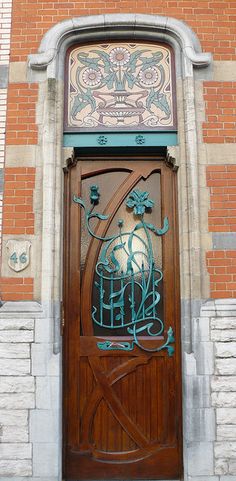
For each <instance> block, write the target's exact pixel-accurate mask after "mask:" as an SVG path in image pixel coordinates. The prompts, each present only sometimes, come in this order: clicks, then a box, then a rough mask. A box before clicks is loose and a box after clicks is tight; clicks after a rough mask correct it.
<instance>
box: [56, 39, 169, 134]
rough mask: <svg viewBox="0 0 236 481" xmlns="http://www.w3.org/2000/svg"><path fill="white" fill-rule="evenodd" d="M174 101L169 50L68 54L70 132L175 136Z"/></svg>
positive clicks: (100, 49)
mask: <svg viewBox="0 0 236 481" xmlns="http://www.w3.org/2000/svg"><path fill="white" fill-rule="evenodd" d="M174 101H175V99H174V94H173V59H172V52H171V50H170V49H169V48H168V47H167V46H164V45H153V44H143V43H141V44H136V43H133V44H131V43H119V44H115V43H112V44H99V45H89V46H88V45H87V46H84V47H81V46H80V47H77V48H74V49H73V50H72V51H71V52H70V54H69V63H68V87H67V104H66V111H67V115H66V120H65V130H77V131H79V130H82V131H83V130H85V129H90V130H91V129H96V130H99V129H100V130H101V129H102V130H104V129H106V130H127V129H128V130H132V129H133V130H137V129H141V130H150V128H151V129H155V130H161V129H162V130H166V129H167V130H170V129H173V128H176V126H175V115H174V110H175V109H174Z"/></svg>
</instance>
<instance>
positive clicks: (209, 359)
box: [195, 342, 214, 375]
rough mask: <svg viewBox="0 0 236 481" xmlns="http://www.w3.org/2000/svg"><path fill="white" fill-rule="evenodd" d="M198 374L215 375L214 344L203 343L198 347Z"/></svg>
mask: <svg viewBox="0 0 236 481" xmlns="http://www.w3.org/2000/svg"><path fill="white" fill-rule="evenodd" d="M195 357H196V365H197V374H205V375H209V374H213V373H214V352H213V343H212V342H201V343H199V344H198V345H197V347H196V353H195Z"/></svg>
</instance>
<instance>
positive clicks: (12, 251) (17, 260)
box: [6, 239, 31, 272]
mask: <svg viewBox="0 0 236 481" xmlns="http://www.w3.org/2000/svg"><path fill="white" fill-rule="evenodd" d="M6 246H7V249H8V252H9V257H8V265H9V267H10V268H11V269H12V270H13V271H15V272H20V271H23V270H24V269H26V267H27V266H28V265H29V263H30V247H31V242H30V241H26V240H15V239H11V240H9V241H8V242H7V244H6Z"/></svg>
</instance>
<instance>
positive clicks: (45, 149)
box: [29, 13, 214, 479]
mask: <svg viewBox="0 0 236 481" xmlns="http://www.w3.org/2000/svg"><path fill="white" fill-rule="evenodd" d="M104 27H105V28H106V35H108V34H109V36H110V37H111V38H116V39H117V38H126V39H127V38H131V37H132V36H133V35H135V37H136V39H142V40H146V39H149V40H150V39H151V40H152V41H153V42H158V41H163V39H164V40H165V42H166V43H169V44H170V45H172V46H173V48H174V51H175V56H176V77H177V104H178V112H177V113H178V119H179V122H178V124H179V131H178V135H179V145H178V146H177V147H172V148H168V152H169V155H170V157H171V158H175V159H176V163H177V164H178V165H180V169H179V173H178V186H179V188H178V193H179V194H178V195H179V225H180V226H181V231H180V235H179V238H180V273H181V312H182V314H181V320H182V345H183V366H184V368H183V374H184V376H183V382H184V392H185V394H184V398H183V399H184V409H183V414H184V445H185V447H184V451H185V463H184V464H185V475H186V479H187V476H188V475H190V476H193V475H194V474H193V469H192V467H191V466H193V465H194V462H193V460H196V461H195V466H196V464H197V465H198V466H199V470H198V471H199V472H201V475H206V476H211V475H212V476H213V475H214V467H213V440H212V438H209V437H208V436H207V433H205V430H204V429H202V428H200V431H199V419H200V418H199V417H197V416H196V415H195V414H194V413H195V412H196V410H198V411H199V407H202V409H203V410H204V413H205V414H204V415H205V416H206V417H207V416H208V417H207V419H208V421H207V422H208V423H209V425H210V426H211V427H212V431H214V419H213V417H212V419H211V418H210V416H211V410H209V409H205V407H207V406H210V405H211V400H210V394H209V393H208V391H206V392H204V399H205V404H204V406H199V403H198V399H196V396H195V397H194V395H193V392H195V391H194V386H196V384H194V383H197V382H198V381H199V379H200V378H201V380H202V382H203V381H204V382H206V383H209V374H211V373H209V371H208V370H207V363H205V364H204V363H202V364H201V366H200V364H199V365H198V366H197V370H196V360H195V357H194V356H195V354H194V353H196V345H195V344H194V342H193V340H192V335H193V334H194V332H193V331H192V326H193V325H194V322H193V320H194V319H196V318H198V317H199V313H200V308H201V306H202V305H203V304H204V302H205V300H206V298H207V297H208V285H207V281H206V280H205V279H207V273H206V270H204V271H203V274H202V273H201V271H202V268H203V263H202V245H201V242H202V239H201V231H200V214H199V212H200V211H199V192H200V189H199V184H200V183H201V184H202V181H201V176H200V174H199V162H200V159H201V162H203V163H204V161H205V160H206V154H205V152H203V150H202V149H201V152H200V153H199V149H198V143H199V140H198V138H197V133H198V129H197V121H196V118H197V116H198V120H199V122H200V121H201V119H202V111H200V114H198V112H197V111H196V96H198V98H199V95H201V82H200V84H199V88H198V91H197V94H196V91H195V85H194V83H195V78H194V68H195V67H198V71H199V72H198V75H200V77H199V76H198V79H199V78H201V79H209V77H208V75H209V69H208V66H210V64H211V55H210V54H207V53H202V52H201V46H200V42H199V40H198V38H197V36H196V35H195V33H194V32H193V31H192V30H191V28H190V27H189V26H188V25H186V24H185V23H184V22H182V21H180V20H177V19H175V18H170V17H164V16H158V15H144V14H142V15H137V14H133V13H131V14H122V15H117V14H114V15H113V14H109V15H99V16H97V15H95V16H85V17H83V16H81V17H78V18H74V19H69V20H65V21H64V22H61V23H59V24H56V25H54V26H53V27H52V28H50V29H49V30H48V31H47V32H46V34H45V35H44V37H43V39H42V42H41V45H40V48H39V51H38V53H37V54H34V55H30V56H29V78H30V81H33V82H35V83H37V85H39V90H40V96H39V101H38V106H37V107H38V108H39V112H42V116H41V115H39V116H38V124H39V144H38V147H37V148H36V149H35V150H34V151H33V152H34V154H32V155H34V156H35V159H37V160H35V163H37V162H38V159H40V162H38V163H37V168H38V174H37V175H38V178H37V179H38V182H39V184H38V185H39V189H40V190H42V192H43V200H42V201H41V199H40V202H42V212H43V218H42V228H41V234H42V251H41V252H42V255H41V256H38V258H37V260H36V261H35V265H36V270H37V271H38V272H39V273H41V287H40V289H39V291H40V292H41V295H40V294H39V299H40V300H41V303H42V306H43V312H44V314H43V315H44V318H45V320H46V321H47V322H50V326H51V328H50V333H51V334H50V335H49V334H48V338H47V341H45V342H44V341H42V343H41V349H42V353H43V355H44V356H45V358H46V359H48V349H49V342H50V343H51V345H52V351H53V353H54V355H55V359H56V364H57V365H58V370H57V371H56V374H55V376H56V377H57V380H58V384H60V380H61V370H60V352H61V337H60V323H61V315H60V303H61V291H62V280H61V270H62V269H61V260H62V255H61V249H62V244H63V238H62V222H63V219H62V197H63V196H62V166H63V165H65V160H66V158H68V156H69V155H70V154H71V148H64V152H62V130H63V128H62V119H63V81H62V78H63V73H64V61H65V52H66V50H67V48H68V47H69V46H70V45H72V44H73V43H78V42H80V41H81V42H87V41H88V42H89V41H94V40H100V39H101V38H102V35H103V34H102V32H104ZM203 68H204V69H205V72H206V73H204V70H203ZM184 100H185V104H184ZM200 102H202V99H201V100H200ZM201 105H202V106H203V102H202V103H201ZM203 187H205V186H204V185H203ZM203 211H204V213H205V215H206V216H207V207H206V208H205V210H204V209H203ZM41 234H40V235H41ZM204 236H205V237H206V234H205V233H204ZM205 237H204V239H205ZM210 240H211V239H210V236H209V241H210ZM204 277H205V279H204ZM37 282H38V283H39V282H40V276H39V280H38V281H37ZM198 327H199V326H198ZM204 332H205V331H204ZM198 333H199V330H198ZM197 339H198V341H197V346H198V347H199V346H200V345H201V344H199V343H201V342H202V341H204V339H205V338H204V339H203V338H200V339H199V338H197ZM207 344H210V343H207V342H203V343H202V348H203V347H204V349H205V350H206V355H210V352H208V351H207ZM204 352H205V351H204ZM57 355H58V358H59V359H57V357H56V356H57ZM53 359H54V356H53ZM199 375H200V376H199ZM46 376H48V377H47V379H48V381H50V374H49V373H48V372H47V373H46ZM190 377H191V385H189V378H190ZM60 401H61V400H60ZM208 413H209V414H208ZM52 416H54V409H52ZM189 416H191V419H192V421H193V424H192V425H191V426H189ZM201 419H202V418H201ZM41 422H44V418H43V417H42V421H41ZM58 422H59V423H61V413H60V412H59V414H58ZM194 428H196V429H195V430H196V432H197V433H199V436H198V437H197V438H196V436H193V433H194V432H195V431H194ZM209 431H210V429H209ZM42 447H43V443H42ZM206 450H207V453H208V458H209V459H210V462H209V467H208V466H207V468H205V466H204V463H203V460H202V458H201V454H202V452H203V451H204V452H206ZM56 457H57V463H56V464H57V467H58V468H57V469H58V471H57V473H58V479H61V471H60V463H61V440H60V437H59V439H58V444H57V446H56ZM211 466H212V467H211ZM52 469H53V470H54V464H53V467H52ZM206 469H207V470H206ZM53 472H54V471H53Z"/></svg>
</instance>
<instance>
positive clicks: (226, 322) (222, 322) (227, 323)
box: [211, 317, 236, 330]
mask: <svg viewBox="0 0 236 481" xmlns="http://www.w3.org/2000/svg"><path fill="white" fill-rule="evenodd" d="M211 329H222V330H225V329H236V318H235V317H221V318H219V317H213V318H212V319H211Z"/></svg>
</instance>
